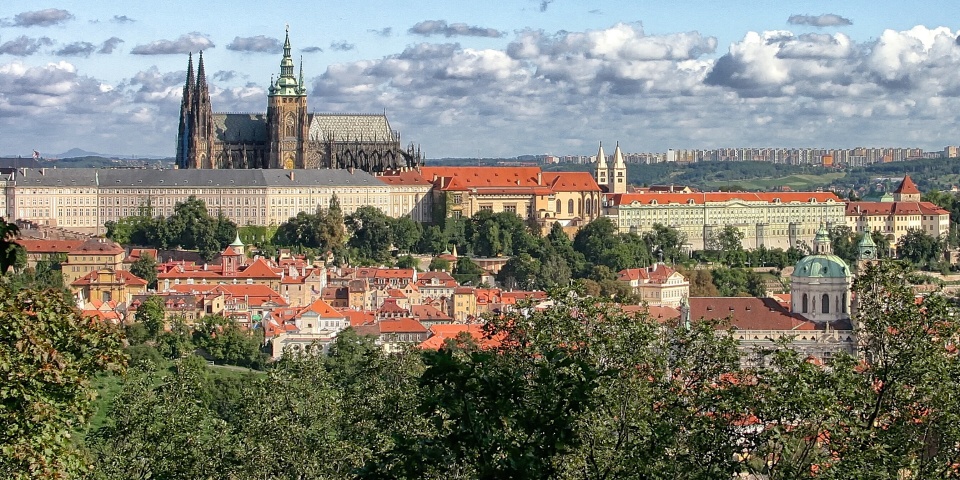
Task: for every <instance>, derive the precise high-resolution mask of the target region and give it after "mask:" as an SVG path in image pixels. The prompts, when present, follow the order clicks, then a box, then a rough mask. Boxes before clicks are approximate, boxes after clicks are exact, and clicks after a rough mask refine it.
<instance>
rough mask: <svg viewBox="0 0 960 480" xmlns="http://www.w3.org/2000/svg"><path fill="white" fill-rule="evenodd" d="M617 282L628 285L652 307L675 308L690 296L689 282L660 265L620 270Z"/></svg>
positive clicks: (677, 273)
mask: <svg viewBox="0 0 960 480" xmlns="http://www.w3.org/2000/svg"><path fill="white" fill-rule="evenodd" d="M617 280H619V281H621V282H624V283H626V284H627V285H629V286H630V288H632V289H633V293H635V294H637V295H639V296H640V298H641V299H642V300H643V301H644V302H646V303H647V305H650V306H652V307H674V308H676V307H679V306H680V303H681V302H682V301H683V300H684V299H686V298H687V297H689V296H690V282H689V281H688V280H687V279H686V277H684V276H683V275H681V274H680V272H677V271H676V270H674V269H672V268H670V267H668V266H666V265H664V264H662V263H658V264H656V265H654V266H652V267H648V268H628V269H625V270H621V271H620V272H619V273H618V277H617Z"/></svg>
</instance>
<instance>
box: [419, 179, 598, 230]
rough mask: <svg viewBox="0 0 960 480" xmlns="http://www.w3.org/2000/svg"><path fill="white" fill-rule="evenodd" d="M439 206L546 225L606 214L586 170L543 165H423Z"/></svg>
mask: <svg viewBox="0 0 960 480" xmlns="http://www.w3.org/2000/svg"><path fill="white" fill-rule="evenodd" d="M419 171H420V174H421V175H422V176H423V179H424V180H425V181H429V182H430V183H431V184H432V185H433V190H432V192H433V203H434V206H435V207H437V208H440V209H441V210H443V213H444V214H445V215H446V216H448V217H454V218H457V217H471V216H473V215H474V214H476V213H477V212H480V211H483V210H486V211H490V212H493V213H500V212H510V213H515V214H517V215H519V216H520V217H521V218H523V219H525V220H536V221H538V222H540V223H541V224H542V225H545V226H547V225H550V224H552V223H553V222H560V224H561V225H563V226H571V225H583V224H586V223H589V222H590V221H592V220H594V219H596V218H597V217H599V216H600V209H599V206H600V197H601V194H600V187H599V186H598V185H597V182H596V181H595V180H594V179H593V178H592V177H591V176H590V174H589V173H586V172H543V171H541V170H540V167H421V168H420V169H419Z"/></svg>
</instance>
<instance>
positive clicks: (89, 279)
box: [70, 270, 147, 286]
mask: <svg viewBox="0 0 960 480" xmlns="http://www.w3.org/2000/svg"><path fill="white" fill-rule="evenodd" d="M111 271H112V273H113V282H114V283H123V284H124V285H127V286H134V285H139V286H146V285H147V281H146V280H144V279H142V278H140V277H138V276H136V275H134V274H132V273H130V272H128V271H126V270H111ZM99 277H100V271H99V270H94V271H92V272H90V273H88V274H86V275H84V276H82V277H80V278H78V279H76V280H75V281H74V282H73V283H71V284H70V285H75V286H81V285H93V284H97V283H100V282H99Z"/></svg>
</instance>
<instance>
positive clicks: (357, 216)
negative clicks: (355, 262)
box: [346, 205, 393, 263]
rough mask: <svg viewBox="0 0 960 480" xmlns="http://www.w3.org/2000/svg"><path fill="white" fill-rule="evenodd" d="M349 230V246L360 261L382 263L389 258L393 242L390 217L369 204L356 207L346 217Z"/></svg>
mask: <svg viewBox="0 0 960 480" xmlns="http://www.w3.org/2000/svg"><path fill="white" fill-rule="evenodd" d="M346 225H347V228H348V229H349V230H350V233H351V237H350V242H349V244H350V247H351V248H353V249H354V250H355V251H356V254H357V256H358V259H360V261H361V262H373V263H384V262H386V261H387V259H389V258H390V254H391V252H390V247H391V245H392V244H393V229H392V219H391V218H390V217H388V216H386V215H385V214H384V213H383V212H382V211H381V210H380V209H379V208H377V207H372V206H369V205H365V206H362V207H360V208H358V209H357V210H356V211H355V212H354V213H353V214H352V215H348V216H347V219H346Z"/></svg>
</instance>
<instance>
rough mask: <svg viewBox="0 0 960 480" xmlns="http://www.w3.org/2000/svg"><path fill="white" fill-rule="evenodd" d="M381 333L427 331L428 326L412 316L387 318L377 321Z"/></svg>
mask: <svg viewBox="0 0 960 480" xmlns="http://www.w3.org/2000/svg"><path fill="white" fill-rule="evenodd" d="M377 324H378V325H380V333H425V332H426V331H427V328H426V327H424V326H423V324H421V323H420V322H418V321H416V320H414V319H412V318H385V319H383V320H380V321H379V322H377Z"/></svg>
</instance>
